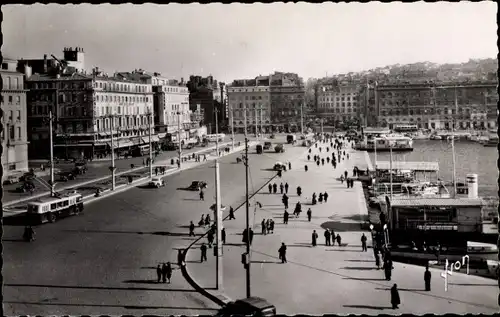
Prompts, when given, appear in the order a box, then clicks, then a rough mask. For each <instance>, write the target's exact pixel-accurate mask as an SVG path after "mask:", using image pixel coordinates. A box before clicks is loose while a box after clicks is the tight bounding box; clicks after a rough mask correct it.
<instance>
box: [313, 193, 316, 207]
mask: <svg viewBox="0 0 500 317" xmlns="http://www.w3.org/2000/svg"><path fill="white" fill-rule="evenodd" d="M312 204H313V205H316V193H313V194H312Z"/></svg>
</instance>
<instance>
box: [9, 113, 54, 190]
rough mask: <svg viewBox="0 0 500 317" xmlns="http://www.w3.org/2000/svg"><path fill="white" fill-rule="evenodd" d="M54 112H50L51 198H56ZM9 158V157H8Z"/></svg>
mask: <svg viewBox="0 0 500 317" xmlns="http://www.w3.org/2000/svg"><path fill="white" fill-rule="evenodd" d="M52 120H53V117H52V110H50V111H49V139H50V140H49V142H50V196H51V197H54V194H55V189H54V187H55V184H54V140H53V136H52V133H53V132H52ZM7 156H9V155H7Z"/></svg>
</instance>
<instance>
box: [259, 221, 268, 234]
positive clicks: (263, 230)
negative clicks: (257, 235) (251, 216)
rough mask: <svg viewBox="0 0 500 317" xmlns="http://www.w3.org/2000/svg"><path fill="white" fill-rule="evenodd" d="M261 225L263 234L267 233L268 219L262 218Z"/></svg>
mask: <svg viewBox="0 0 500 317" xmlns="http://www.w3.org/2000/svg"><path fill="white" fill-rule="evenodd" d="M260 225H261V227H262V234H263V235H266V233H267V230H266V219H262V222H261V223H260Z"/></svg>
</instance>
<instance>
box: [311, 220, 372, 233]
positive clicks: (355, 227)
mask: <svg viewBox="0 0 500 317" xmlns="http://www.w3.org/2000/svg"><path fill="white" fill-rule="evenodd" d="M321 228H323V229H333V230H334V231H335V232H345V231H362V228H363V226H362V223H346V222H339V221H327V222H323V223H322V224H321Z"/></svg>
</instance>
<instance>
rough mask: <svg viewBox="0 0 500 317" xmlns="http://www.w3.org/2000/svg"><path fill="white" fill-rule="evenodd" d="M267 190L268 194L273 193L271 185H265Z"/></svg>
mask: <svg viewBox="0 0 500 317" xmlns="http://www.w3.org/2000/svg"><path fill="white" fill-rule="evenodd" d="M267 189H269V194H272V193H273V185H271V184H269V185H267Z"/></svg>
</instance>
